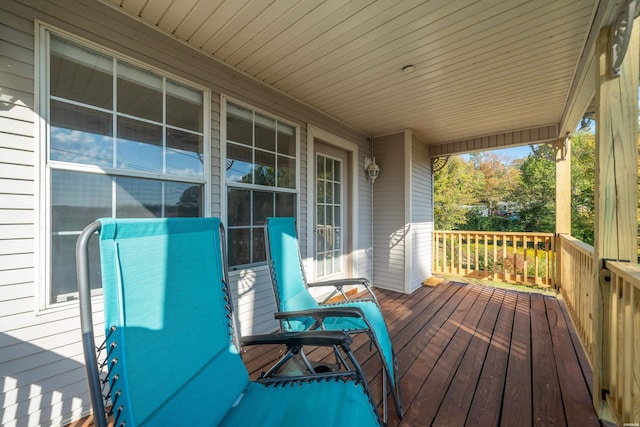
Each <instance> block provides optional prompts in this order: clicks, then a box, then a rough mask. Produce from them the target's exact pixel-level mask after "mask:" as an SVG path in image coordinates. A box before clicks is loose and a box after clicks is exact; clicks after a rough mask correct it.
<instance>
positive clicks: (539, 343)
mask: <svg viewBox="0 0 640 427" xmlns="http://www.w3.org/2000/svg"><path fill="white" fill-rule="evenodd" d="M376 295H377V296H378V299H379V301H380V305H381V309H382V312H383V314H384V315H385V319H386V321H387V325H388V327H389V332H390V334H391V337H392V340H393V342H394V347H395V350H396V352H397V354H398V361H399V365H400V367H399V373H400V376H401V379H400V388H401V391H402V398H403V407H404V410H405V417H404V419H403V420H402V421H400V420H399V419H398V417H397V415H396V412H395V407H394V405H393V399H391V398H390V399H389V402H390V408H389V423H388V425H389V426H390V427H392V426H403V427H404V426H428V425H437V426H448V427H458V426H481V427H486V426H499V425H503V426H532V425H554V426H563V425H568V426H581V427H583V426H586V427H591V426H593V427H597V426H599V425H600V424H599V422H598V419H597V416H596V414H595V411H594V409H593V406H591V394H590V382H591V381H590V379H591V371H590V369H589V366H588V363H587V362H586V358H585V355H584V352H583V350H582V348H581V347H580V343H579V340H578V338H577V335H576V334H575V331H574V329H573V326H572V324H571V321H570V320H569V318H568V314H567V311H566V308H565V307H564V304H563V303H562V302H561V301H559V300H556V299H555V298H554V297H551V296H542V295H535V294H529V293H524V292H515V291H510V290H504V289H494V288H485V287H482V286H478V285H469V284H463V283H456V282H443V283H441V284H440V285H438V286H437V287H435V288H430V287H423V288H420V289H419V290H417V291H416V292H414V293H413V294H412V295H404V294H398V293H394V292H391V291H385V290H376ZM352 347H353V349H354V350H355V354H356V356H357V357H358V360H359V361H360V363H361V364H362V365H363V368H364V370H365V374H366V375H367V379H368V381H369V383H370V386H371V390H372V392H373V394H374V397H375V398H376V399H377V400H378V402H380V401H381V397H382V396H381V394H382V388H381V366H380V362H379V358H378V355H377V354H376V351H375V350H374V351H370V350H369V342H368V339H367V337H366V336H365V335H364V334H360V336H358V337H356V338H355V339H354V341H353V345H352ZM281 351H282V348H280V347H279V346H266V347H265V346H255V347H245V348H244V349H243V351H242V357H243V360H244V362H245V364H246V366H247V369H248V370H249V372H250V376H251V378H257V377H258V376H259V374H260V372H262V371H264V370H266V369H268V367H269V366H270V365H271V364H272V363H273V362H274V361H275V360H276V359H277V357H278V355H279V354H280V353H281ZM307 354H308V355H309V358H310V359H312V360H322V359H326V360H327V361H331V358H332V356H331V353H330V352H328V351H327V350H326V349H308V351H307ZM71 425H72V426H74V427H79V426H83V427H84V426H90V425H92V423H91V418H90V417H89V418H85V419H83V420H80V421H77V422H75V423H72V424H71Z"/></svg>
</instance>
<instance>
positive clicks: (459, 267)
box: [433, 230, 555, 287]
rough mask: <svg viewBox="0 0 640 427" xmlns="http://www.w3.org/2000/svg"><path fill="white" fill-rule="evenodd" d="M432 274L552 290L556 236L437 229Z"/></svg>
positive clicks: (434, 237) (434, 238) (434, 236)
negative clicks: (486, 279) (477, 278)
mask: <svg viewBox="0 0 640 427" xmlns="http://www.w3.org/2000/svg"><path fill="white" fill-rule="evenodd" d="M433 272H434V273H444V274H451V275H457V276H471V277H480V278H488V279H491V280H495V281H502V282H506V283H520V284H527V285H535V286H541V287H553V286H555V235H554V234H553V233H514V232H486V231H439V230H436V231H434V232H433Z"/></svg>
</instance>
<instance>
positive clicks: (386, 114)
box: [103, 0, 598, 144]
mask: <svg viewBox="0 0 640 427" xmlns="http://www.w3.org/2000/svg"><path fill="white" fill-rule="evenodd" d="M103 2H105V3H107V4H109V5H111V6H114V7H117V8H118V9H119V10H121V11H124V12H125V13H128V14H130V15H133V16H135V17H137V18H138V19H140V20H142V21H144V22H146V23H148V24H150V25H153V26H154V27H156V28H158V29H159V30H161V31H162V32H164V33H167V34H170V35H172V36H173V37H176V38H178V39H180V40H182V41H184V42H186V43H188V44H189V45H190V46H192V47H194V48H195V49H197V50H199V51H201V52H203V53H205V54H207V55H210V56H213V57H215V58H217V59H218V60H220V61H223V62H224V63H226V64H228V65H230V66H232V67H234V68H236V69H237V70H240V71H242V72H244V73H246V74H248V75H250V76H252V77H254V78H255V79H257V80H259V81H261V82H264V83H265V84H267V85H269V86H271V87H273V88H275V89H277V90H279V91H282V92H284V93H287V94H288V95H290V96H291V97H293V98H296V99H298V100H301V101H303V102H305V103H306V104H308V105H311V106H313V107H315V108H317V109H319V110H321V111H323V112H325V113H327V114H329V115H331V116H333V117H335V118H337V119H339V120H341V121H342V122H344V123H347V124H349V125H351V126H352V127H354V128H356V129H358V130H360V131H362V132H364V133H366V134H368V135H373V136H379V135H384V134H388V133H392V132H397V131H399V130H402V129H405V128H412V129H414V130H415V132H416V133H417V134H418V135H420V136H421V137H422V138H423V139H424V140H426V141H428V142H429V143H432V144H440V143H444V142H450V141H457V140H464V139H469V138H473V137H478V136H483V135H494V134H499V133H504V132H507V131H512V130H519V129H525V128H537V127H541V126H547V125H557V124H558V123H560V122H561V121H562V118H563V114H564V112H565V109H566V108H567V103H568V99H569V96H570V92H571V88H572V82H573V80H574V78H575V77H576V73H577V69H578V64H579V61H580V58H581V55H582V52H583V49H584V46H585V43H586V42H587V39H588V36H589V31H590V29H591V24H592V22H593V20H594V16H595V15H596V9H597V6H598V1H597V0H579V1H578V0H511V1H508V2H507V1H500V0H481V1H477V0H460V1H450V0H429V1H427V0H403V1H373V0H354V1H350V2H345V1H343V0H326V1H313V0H276V1H273V2H271V1H263V0H242V1H240V0H218V1H212V0H185V1H182V0H181V1H170V0H103ZM410 64H411V65H414V66H415V71H414V72H412V73H403V72H402V68H403V67H404V66H406V65H410Z"/></svg>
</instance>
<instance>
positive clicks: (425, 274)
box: [406, 131, 433, 292]
mask: <svg viewBox="0 0 640 427" xmlns="http://www.w3.org/2000/svg"><path fill="white" fill-rule="evenodd" d="M406 137H407V138H409V141H410V143H411V250H410V259H411V261H410V263H409V265H408V269H409V271H410V272H411V277H410V279H409V283H407V286H408V290H409V292H413V291H414V290H416V289H417V288H418V287H419V286H421V283H422V281H423V280H425V279H428V278H429V277H431V256H432V252H431V250H432V244H433V243H432V242H433V239H432V233H433V174H432V173H431V158H430V156H429V147H428V146H427V144H426V143H425V142H424V141H422V140H421V139H420V138H418V137H417V136H415V135H414V134H413V133H412V132H410V131H409V132H408V135H406Z"/></svg>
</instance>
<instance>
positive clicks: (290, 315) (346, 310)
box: [264, 218, 403, 423]
mask: <svg viewBox="0 0 640 427" xmlns="http://www.w3.org/2000/svg"><path fill="white" fill-rule="evenodd" d="M269 220H270V218H267V219H266V221H265V225H264V239H265V247H266V256H267V264H268V266H269V272H270V276H271V281H272V285H273V292H274V294H275V299H276V305H277V307H278V310H281V307H282V306H283V305H282V300H281V297H280V293H279V291H278V278H277V277H276V273H275V268H274V260H273V258H272V255H271V250H270V236H269V228H268V227H269ZM293 222H294V228H295V231H296V240H298V239H297V221H296V220H295V218H293ZM297 253H298V263H299V266H300V272H301V274H302V279H303V281H304V284H305V287H306V288H307V289H309V288H317V287H333V288H334V290H333V291H332V292H331V293H330V294H329V295H328V296H327V297H325V298H324V299H323V300H322V302H319V303H318V304H319V305H320V307H319V308H314V309H308V310H298V311H278V312H276V313H274V317H275V319H276V320H278V321H279V323H280V330H281V331H285V330H286V328H285V327H284V324H283V322H284V321H286V320H287V319H295V318H303V317H309V318H313V319H314V320H315V323H314V324H313V326H311V328H310V329H311V330H314V329H323V321H324V319H326V318H333V317H352V318H360V319H362V320H363V321H364V323H365V324H366V325H367V328H364V329H350V330H349V331H347V332H348V333H349V334H353V335H355V334H359V333H366V334H367V336H368V337H369V340H370V342H371V343H373V344H374V345H375V347H376V349H377V350H378V352H379V353H380V358H381V359H382V360H383V363H382V367H383V371H384V372H383V375H382V395H383V396H382V398H383V420H384V422H385V423H386V422H387V420H388V399H387V395H388V384H387V382H388V381H391V373H390V372H389V371H388V369H387V366H386V364H385V363H384V358H383V357H382V354H381V348H382V347H381V345H380V342H379V341H378V339H377V337H376V335H375V334H374V333H373V332H372V331H373V327H372V325H371V323H370V322H369V321H368V319H367V317H366V316H365V314H364V313H363V311H362V310H361V309H359V308H357V307H345V306H342V307H341V305H342V304H344V302H350V301H372V302H374V303H375V305H376V306H377V307H378V309H380V304H379V303H378V299H377V298H376V296H375V293H374V292H373V289H372V287H371V283H370V282H369V280H368V279H367V278H365V277H359V278H346V279H335V280H328V281H324V282H308V281H307V276H306V272H305V268H304V265H303V264H302V254H301V252H300V245H299V243H298V245H297ZM349 285H361V286H364V287H365V290H366V291H367V292H368V294H369V298H358V299H350V298H349V297H348V295H347V294H346V293H345V292H344V286H349ZM337 294H340V295H342V297H343V298H344V300H345V301H341V302H334V303H329V301H330V300H331V299H332V298H333V297H334V296H336V295H337ZM392 354H393V355H392V357H393V360H392V361H389V363H392V364H393V370H394V381H392V383H393V384H395V386H394V387H392V393H391V394H392V396H393V399H394V403H395V406H396V411H397V413H398V416H399V417H400V419H402V418H403V408H402V398H401V396H400V382H399V377H398V375H397V372H398V359H397V357H396V354H395V352H394V351H393V348H392Z"/></svg>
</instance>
